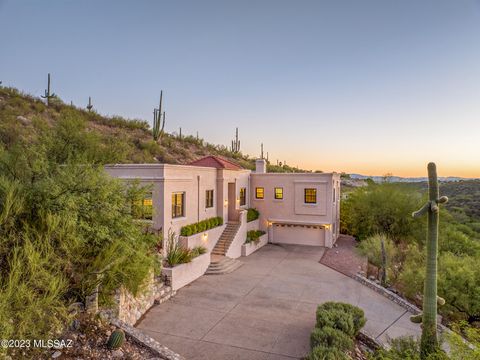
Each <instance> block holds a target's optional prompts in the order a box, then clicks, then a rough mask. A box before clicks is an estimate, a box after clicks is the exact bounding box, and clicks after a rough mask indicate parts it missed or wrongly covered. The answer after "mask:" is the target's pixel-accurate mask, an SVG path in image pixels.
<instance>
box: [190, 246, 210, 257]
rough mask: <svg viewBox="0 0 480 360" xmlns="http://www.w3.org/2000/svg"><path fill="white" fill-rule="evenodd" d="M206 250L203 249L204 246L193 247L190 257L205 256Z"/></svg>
mask: <svg viewBox="0 0 480 360" xmlns="http://www.w3.org/2000/svg"><path fill="white" fill-rule="evenodd" d="M207 251H208V250H207V248H206V247H204V246H195V247H194V248H193V249H192V250H191V252H192V256H193V257H194V258H195V257H197V256H200V255H202V254H205V253H206V252H207Z"/></svg>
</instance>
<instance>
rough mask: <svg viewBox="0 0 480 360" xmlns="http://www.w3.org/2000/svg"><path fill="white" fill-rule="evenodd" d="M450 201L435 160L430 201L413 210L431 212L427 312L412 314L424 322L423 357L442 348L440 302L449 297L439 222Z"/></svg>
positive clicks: (425, 296) (430, 177)
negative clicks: (440, 279)
mask: <svg viewBox="0 0 480 360" xmlns="http://www.w3.org/2000/svg"><path fill="white" fill-rule="evenodd" d="M447 201H448V198H447V197H446V196H442V197H440V195H439V191H438V180H437V168H436V165H435V163H429V164H428V201H427V203H426V204H425V205H423V207H422V208H421V209H420V210H418V211H416V212H414V213H413V217H419V216H421V215H423V214H427V269H426V270H427V271H426V277H425V283H424V289H423V314H420V315H416V316H412V318H411V320H412V321H413V322H421V323H422V338H421V342H420V351H421V357H422V359H424V358H426V357H427V356H428V354H431V353H434V352H436V351H437V350H438V338H437V303H438V304H439V305H443V304H444V303H445V300H444V299H442V298H440V297H438V296H437V258H438V222H439V211H440V208H439V204H444V203H446V202H447Z"/></svg>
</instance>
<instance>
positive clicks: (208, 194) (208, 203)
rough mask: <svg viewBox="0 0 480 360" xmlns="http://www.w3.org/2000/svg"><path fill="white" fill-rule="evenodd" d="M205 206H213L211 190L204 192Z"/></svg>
mask: <svg viewBox="0 0 480 360" xmlns="http://www.w3.org/2000/svg"><path fill="white" fill-rule="evenodd" d="M205 207H206V208H211V207H213V190H207V191H206V192H205Z"/></svg>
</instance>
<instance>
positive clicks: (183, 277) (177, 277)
mask: <svg viewBox="0 0 480 360" xmlns="http://www.w3.org/2000/svg"><path fill="white" fill-rule="evenodd" d="M209 265H210V253H205V254H203V255H200V256H197V257H196V258H194V259H193V260H192V261H191V262H189V263H185V264H178V265H176V266H174V267H170V268H169V267H164V268H163V269H162V275H163V276H164V277H166V278H167V280H168V283H169V285H170V286H171V288H172V290H178V289H180V288H182V287H184V286H185V285H187V284H190V283H191V282H192V281H194V280H196V279H198V278H199V277H200V276H202V275H203V274H204V273H205V271H207V268H208V266H209Z"/></svg>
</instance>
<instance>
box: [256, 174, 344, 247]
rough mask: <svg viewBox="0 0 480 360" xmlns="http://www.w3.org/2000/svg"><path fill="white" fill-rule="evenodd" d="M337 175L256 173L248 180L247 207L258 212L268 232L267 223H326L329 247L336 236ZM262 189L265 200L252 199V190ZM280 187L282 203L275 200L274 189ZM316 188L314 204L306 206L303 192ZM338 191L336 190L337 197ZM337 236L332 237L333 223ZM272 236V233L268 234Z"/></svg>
mask: <svg viewBox="0 0 480 360" xmlns="http://www.w3.org/2000/svg"><path fill="white" fill-rule="evenodd" d="M339 181H340V176H339V174H336V173H331V174H317V173H315V174H312V173H307V174H302V173H285V174H274V173H266V174H256V173H252V175H251V180H250V186H251V189H250V192H251V196H250V204H251V206H252V207H254V208H256V209H258V210H259V212H260V228H261V229H263V230H267V228H268V224H269V222H280V223H292V224H293V223H294V224H316V225H318V224H326V225H332V226H331V227H330V228H328V227H327V228H326V229H325V245H326V246H332V245H333V243H334V242H335V240H336V237H337V236H338V230H337V229H338V223H339V206H338V201H336V202H335V203H334V202H333V188H334V187H338V186H339V185H338V184H339ZM257 187H263V188H264V192H265V196H264V199H256V198H255V189H256V188H257ZM275 187H281V188H283V200H277V199H275V198H274V188H275ZM305 188H315V189H317V203H316V204H305V202H304V189H305ZM338 193H339V190H338V189H337V190H336V197H337V196H338ZM334 223H335V224H336V225H335V227H336V232H337V234H336V235H335V234H332V231H333V224H334ZM270 233H272V232H270Z"/></svg>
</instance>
